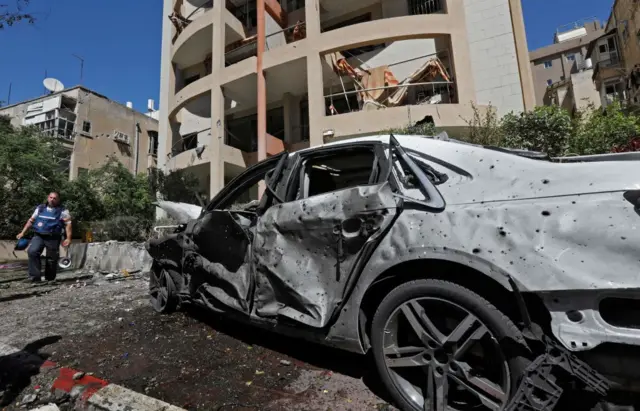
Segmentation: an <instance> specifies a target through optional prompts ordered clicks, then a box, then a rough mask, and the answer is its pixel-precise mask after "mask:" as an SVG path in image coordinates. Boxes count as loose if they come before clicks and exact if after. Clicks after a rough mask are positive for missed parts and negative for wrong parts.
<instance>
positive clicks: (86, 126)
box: [82, 121, 91, 134]
mask: <svg viewBox="0 0 640 411" xmlns="http://www.w3.org/2000/svg"><path fill="white" fill-rule="evenodd" d="M82 131H83V132H84V133H87V134H91V122H90V121H83V122H82Z"/></svg>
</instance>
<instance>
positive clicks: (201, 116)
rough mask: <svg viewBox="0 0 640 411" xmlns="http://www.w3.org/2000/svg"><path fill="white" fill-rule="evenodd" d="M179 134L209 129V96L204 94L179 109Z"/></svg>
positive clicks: (183, 134)
mask: <svg viewBox="0 0 640 411" xmlns="http://www.w3.org/2000/svg"><path fill="white" fill-rule="evenodd" d="M179 118H180V135H181V136H182V137H184V136H185V135H187V134H191V133H195V132H200V131H202V130H205V129H211V97H210V96H209V94H204V95H202V96H200V97H199V98H197V99H195V100H193V101H191V102H189V103H188V104H187V105H186V106H185V107H184V108H182V109H181V110H180V113H179Z"/></svg>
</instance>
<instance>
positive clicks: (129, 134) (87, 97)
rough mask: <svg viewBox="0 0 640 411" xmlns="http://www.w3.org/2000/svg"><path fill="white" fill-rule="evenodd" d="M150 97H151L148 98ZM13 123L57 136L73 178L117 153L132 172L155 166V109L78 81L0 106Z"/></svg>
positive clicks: (2, 113) (156, 129)
mask: <svg viewBox="0 0 640 411" xmlns="http://www.w3.org/2000/svg"><path fill="white" fill-rule="evenodd" d="M150 103H151V101H150ZM0 115H7V116H9V117H11V123H12V124H13V125H14V126H35V127H38V128H39V129H40V130H42V132H43V133H45V134H47V135H50V136H54V137H59V138H60V139H61V140H62V141H63V145H64V147H65V148H67V149H68V152H69V156H68V158H67V164H63V166H65V167H66V168H67V169H68V170H69V177H70V178H71V179H73V178H75V177H76V176H78V174H80V173H83V172H86V171H87V170H90V169H94V168H98V167H100V166H101V165H103V164H104V163H105V162H106V161H107V160H108V158H109V157H110V156H115V157H116V158H117V159H118V160H119V161H120V162H121V163H122V164H124V166H125V167H127V169H129V170H130V171H131V172H132V173H133V172H135V173H146V172H147V171H148V169H149V168H155V167H157V151H158V120H157V118H153V117H157V112H154V111H153V110H151V109H150V110H149V111H148V112H147V113H146V114H143V113H140V112H137V111H135V110H133V108H132V105H131V104H130V103H127V104H126V105H123V104H120V103H117V102H115V101H113V100H110V99H108V98H107V97H105V96H103V95H101V94H98V93H96V92H95V91H91V90H89V89H87V88H84V87H81V86H77V87H73V88H69V89H65V90H62V91H60V92H57V93H51V94H48V95H45V96H42V97H39V98H36V99H32V100H28V101H23V102H20V103H17V104H13V105H10V106H6V107H1V108H0Z"/></svg>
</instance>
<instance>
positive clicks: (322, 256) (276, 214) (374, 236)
mask: <svg viewBox="0 0 640 411" xmlns="http://www.w3.org/2000/svg"><path fill="white" fill-rule="evenodd" d="M395 214H396V202H395V198H394V197H393V195H392V191H391V188H390V187H389V184H388V183H386V182H385V183H382V184H378V185H371V186H360V187H353V188H348V189H344V190H339V191H334V192H331V193H326V194H320V195H316V196H312V197H310V198H307V199H304V200H297V201H292V202H288V203H284V204H280V205H277V206H273V207H271V208H269V209H268V210H267V211H266V212H265V214H264V215H263V216H261V217H260V218H259V220H258V224H257V227H256V238H255V242H254V263H255V266H256V295H255V298H254V301H255V304H254V306H255V309H254V314H255V315H257V316H259V317H277V316H283V317H287V318H289V319H291V320H293V321H296V322H301V323H303V324H306V325H309V326H312V327H317V328H322V327H324V326H326V325H327V323H328V322H329V319H330V318H331V316H332V314H333V312H334V310H336V308H337V307H339V305H340V303H341V301H342V298H343V296H344V293H345V288H346V285H347V283H348V282H349V277H350V275H351V270H352V268H353V267H354V266H355V264H356V262H357V261H358V258H359V257H360V254H361V251H362V248H363V247H364V245H365V244H366V243H367V242H370V241H376V240H378V239H379V237H380V236H381V235H384V233H385V232H386V230H385V229H386V228H387V227H388V226H389V224H391V223H392V222H393V221H394V216H395Z"/></svg>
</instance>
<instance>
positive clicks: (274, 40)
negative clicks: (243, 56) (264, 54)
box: [264, 12, 287, 50]
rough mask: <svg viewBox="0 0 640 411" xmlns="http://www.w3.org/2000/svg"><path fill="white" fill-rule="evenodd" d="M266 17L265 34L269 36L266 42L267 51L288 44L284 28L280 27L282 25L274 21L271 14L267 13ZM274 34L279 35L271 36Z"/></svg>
mask: <svg viewBox="0 0 640 411" xmlns="http://www.w3.org/2000/svg"><path fill="white" fill-rule="evenodd" d="M264 17H265V19H264V22H265V26H264V32H265V35H266V36H267V38H266V40H265V42H266V45H265V50H271V49H274V48H276V47H280V46H284V45H285V44H287V39H286V38H285V35H284V32H283V31H282V27H280V25H279V24H278V23H277V22H276V21H275V20H274V19H273V17H271V15H270V14H269V13H267V12H265V13H264ZM272 33H278V34H274V35H273V36H270V34H272Z"/></svg>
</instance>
